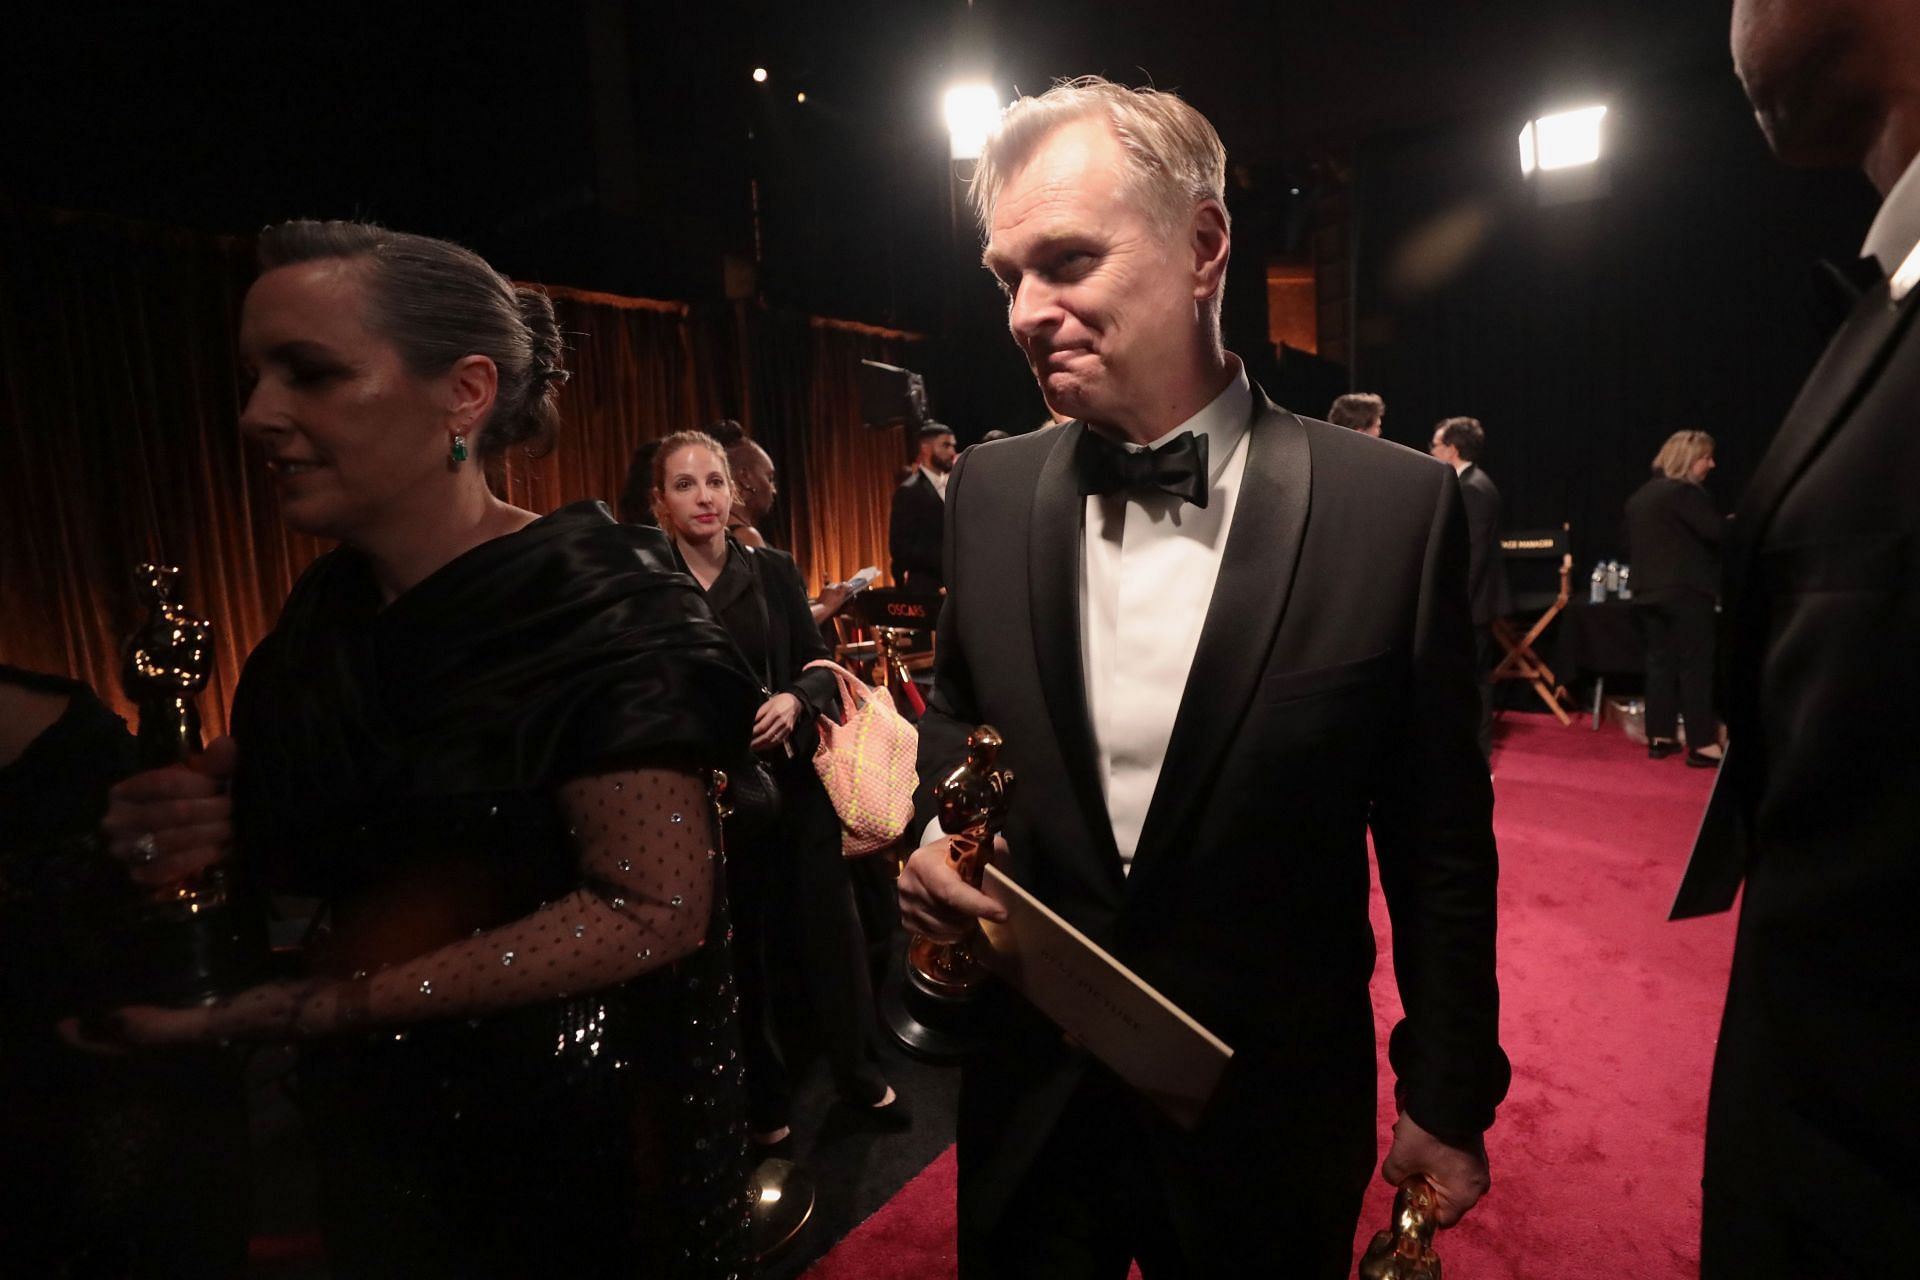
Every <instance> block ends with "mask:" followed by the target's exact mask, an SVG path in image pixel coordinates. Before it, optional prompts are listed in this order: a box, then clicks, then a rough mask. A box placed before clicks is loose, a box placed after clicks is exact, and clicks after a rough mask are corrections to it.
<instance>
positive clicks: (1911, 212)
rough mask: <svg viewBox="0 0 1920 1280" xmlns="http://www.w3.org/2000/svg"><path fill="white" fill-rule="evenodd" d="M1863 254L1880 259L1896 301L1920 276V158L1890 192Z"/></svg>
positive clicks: (1882, 205) (1910, 164) (1861, 250)
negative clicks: (1891, 282)
mask: <svg viewBox="0 0 1920 1280" xmlns="http://www.w3.org/2000/svg"><path fill="white" fill-rule="evenodd" d="M1860 252H1861V254H1862V255H1863V256H1868V257H1872V258H1875V259H1877V260H1878V261H1879V263H1880V269H1881V270H1882V271H1884V272H1886V273H1887V275H1888V276H1889V277H1892V279H1893V288H1894V301H1895V302H1898V301H1899V300H1900V298H1901V296H1903V295H1904V294H1905V293H1906V291H1907V289H1911V288H1912V287H1913V285H1914V282H1915V278H1916V277H1920V155H1916V156H1915V157H1914V158H1913V159H1912V160H1909V161H1908V162H1907V171H1906V172H1905V173H1903V174H1901V175H1900V180H1899V181H1898V182H1896V183H1894V184H1893V189H1892V190H1890V191H1888V192H1887V198H1886V199H1885V200H1884V201H1882V202H1881V204H1880V212H1879V213H1878V214H1876V215H1874V219H1873V225H1872V226H1871V227H1869V228H1868V229H1867V241H1866V243H1865V244H1864V245H1862V246H1861V247H1860ZM1903 283H1904V285H1905V288H1902V287H1901V286H1902V284H1903Z"/></svg>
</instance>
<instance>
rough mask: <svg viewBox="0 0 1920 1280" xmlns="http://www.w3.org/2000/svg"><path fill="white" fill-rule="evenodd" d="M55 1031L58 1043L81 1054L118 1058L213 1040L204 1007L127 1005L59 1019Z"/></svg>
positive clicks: (210, 1020) (208, 1011)
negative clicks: (60, 1041) (103, 1011)
mask: <svg viewBox="0 0 1920 1280" xmlns="http://www.w3.org/2000/svg"><path fill="white" fill-rule="evenodd" d="M59 1031H60V1038H61V1039H62V1040H64V1041H66V1042H67V1043H68V1044H69V1045H71V1046H72V1047H73V1048H75V1049H79V1050H81V1051H82V1052H84V1053H91V1054H97V1055H99V1056H102V1057H118V1056H120V1055H122V1054H125V1053H129V1052H131V1051H133V1050H135V1049H160V1048H167V1047H171V1046H176V1045H194V1044H205V1043H207V1042H208V1041H210V1040H212V1039H213V1011H212V1010H211V1009H210V1008H208V1007H207V1006H205V1005H195V1006H193V1007H191V1008H187V1009H167V1008H163V1007H162V1006H160V1005H154V1004H130V1005H127V1006H125V1007H124V1008H119V1009H115V1010H114V1011H113V1012H111V1013H103V1014H91V1015H88V1016H86V1017H80V1018H62V1019H61V1020H60V1027H59Z"/></svg>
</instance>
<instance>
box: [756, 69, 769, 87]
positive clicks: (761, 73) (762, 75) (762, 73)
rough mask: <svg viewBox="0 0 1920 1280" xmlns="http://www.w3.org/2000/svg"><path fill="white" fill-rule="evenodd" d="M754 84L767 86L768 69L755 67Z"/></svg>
mask: <svg viewBox="0 0 1920 1280" xmlns="http://www.w3.org/2000/svg"><path fill="white" fill-rule="evenodd" d="M753 82H754V83H755V84H765V83H766V82H767V69H766V68H765V67H755V68H754V69H753Z"/></svg>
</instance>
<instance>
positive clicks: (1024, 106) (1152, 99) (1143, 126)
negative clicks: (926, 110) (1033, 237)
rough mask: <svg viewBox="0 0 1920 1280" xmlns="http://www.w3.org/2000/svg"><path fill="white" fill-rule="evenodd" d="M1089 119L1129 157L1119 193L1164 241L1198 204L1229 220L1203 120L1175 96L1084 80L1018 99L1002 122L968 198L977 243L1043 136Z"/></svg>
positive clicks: (1213, 142) (1222, 163)
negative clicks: (1102, 124)
mask: <svg viewBox="0 0 1920 1280" xmlns="http://www.w3.org/2000/svg"><path fill="white" fill-rule="evenodd" d="M1089 116H1101V117H1104V118H1105V120H1106V122H1107V124H1108V126H1109V127H1111V128H1112V130H1113V136H1114V137H1115V138H1116V139H1118V140H1119V143H1120V148H1121V150H1122V151H1124V152H1125V153H1126V157H1127V160H1126V172H1125V173H1124V174H1123V175H1122V189H1123V190H1124V191H1125V192H1126V194H1127V196H1128V198H1129V199H1130V200H1132V201H1133V202H1134V205H1135V207H1137V208H1138V209H1140V210H1141V211H1142V212H1144V213H1145V214H1147V216H1148V217H1149V218H1151V219H1152V220H1153V222H1154V224H1155V226H1157V227H1158V228H1159V230H1160V231H1161V232H1162V233H1163V234H1170V233H1172V232H1174V231H1176V230H1177V229H1178V228H1179V227H1180V224H1181V223H1183V222H1184V221H1185V220H1186V219H1187V218H1188V216H1190V215H1191V214H1192V213H1193V210H1194V206H1195V205H1198V204H1199V203H1200V202H1201V201H1203V200H1214V201H1217V202H1219V204H1220V212H1221V217H1222V218H1224V217H1226V187H1227V149H1226V147H1225V146H1223V145H1222V144H1221V142H1220V135H1219V134H1218V133H1216V132H1214V128H1213V125H1211V124H1210V123H1208V121H1207V118H1206V117H1205V116H1203V115H1201V114H1200V113H1199V112H1198V111H1195V110H1194V109H1193V108H1192V107H1191V106H1189V105H1187V103H1186V102H1185V101H1183V100H1182V99H1181V98H1180V97H1179V95H1177V94H1172V93H1162V92H1161V91H1159V90H1158V89H1129V88H1127V87H1126V86H1125V85H1119V84H1115V83H1114V82H1113V81H1111V80H1106V79H1102V78H1101V77H1099V76H1081V77H1080V78H1078V79H1076V80H1061V81H1059V82H1057V83H1056V84H1055V85H1054V86H1053V88H1051V89H1049V90H1047V91H1046V92H1045V93H1043V94H1040V95H1039V96H1038V97H1032V98H1020V99H1018V100H1017V101H1015V102H1014V104H1013V105H1012V106H1010V107H1008V108H1007V110H1006V113H1005V114H1004V115H1002V116H1001V117H1000V123H999V125H998V126H997V127H996V128H995V129H994V131H993V133H992V134H991V135H990V136H989V137H988V139H987V145H986V147H985V149H983V150H982V151H981V153H980V159H979V160H978V162H976V163H975V165H974V168H973V182H972V184H971V185H970V186H969V188H968V191H967V196H968V199H969V200H970V201H971V202H972V204H973V211H974V213H975V215H976V216H977V217H978V218H979V219H980V230H981V234H982V235H985V234H986V233H987V232H988V231H989V230H990V228H991V225H992V221H993V206H994V203H995V202H996V201H998V200H999V198H1000V191H1001V188H1003V187H1005V186H1006V183H1007V178H1008V177H1009V176H1010V175H1012V174H1013V173H1014V172H1016V171H1017V170H1018V169H1019V168H1020V167H1021V166H1022V165H1024V164H1025V163H1026V162H1027V161H1028V160H1030V159H1032V158H1033V153H1034V152H1035V151H1036V150H1038V149H1039V146H1040V143H1041V142H1042V141H1043V140H1045V138H1046V137H1047V135H1049V134H1051V133H1052V132H1053V131H1054V130H1055V129H1058V128H1059V127H1060V126H1062V125H1065V124H1070V123H1072V122H1073V121H1075V120H1084V119H1086V118H1087V117H1089Z"/></svg>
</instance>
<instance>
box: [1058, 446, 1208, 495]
mask: <svg viewBox="0 0 1920 1280" xmlns="http://www.w3.org/2000/svg"><path fill="white" fill-rule="evenodd" d="M1073 478H1074V483H1075V486H1076V487H1077V488H1078V489H1079V490H1080V496H1081V497H1086V496H1087V495H1088V494H1094V493H1129V494H1139V493H1148V492H1152V491H1155V490H1157V491H1159V492H1161V493H1170V494H1172V495H1173V496H1174V497H1176V498H1179V499H1181V500H1183V501H1186V502H1191V503H1192V504H1193V505H1194V506H1196V507H1201V508H1204V507H1205V506H1206V505H1207V438H1206V437H1205V436H1197V435H1195V434H1194V433H1193V432H1191V431H1182V432H1181V433H1180V434H1179V435H1177V436H1175V437H1174V438H1173V440H1172V442H1171V443H1169V444H1166V445H1163V446H1161V447H1160V448H1158V449H1154V450H1151V451H1148V450H1138V451H1135V450H1130V449H1126V448H1123V447H1122V446H1120V445H1117V444H1115V443H1114V442H1113V441H1111V440H1109V439H1107V438H1106V437H1105V436H1103V435H1100V434H1099V433H1098V432H1096V431H1094V430H1093V429H1092V428H1090V427H1082V428H1081V430H1080V443H1079V446H1078V447H1077V448H1076V449H1075V450H1074V455H1073Z"/></svg>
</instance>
